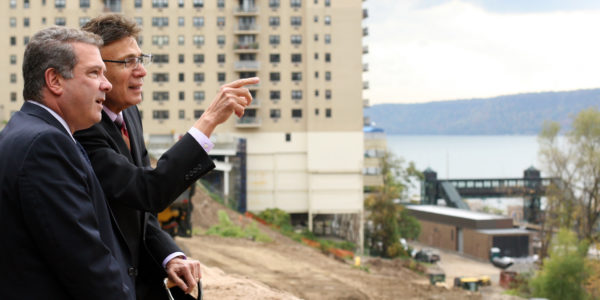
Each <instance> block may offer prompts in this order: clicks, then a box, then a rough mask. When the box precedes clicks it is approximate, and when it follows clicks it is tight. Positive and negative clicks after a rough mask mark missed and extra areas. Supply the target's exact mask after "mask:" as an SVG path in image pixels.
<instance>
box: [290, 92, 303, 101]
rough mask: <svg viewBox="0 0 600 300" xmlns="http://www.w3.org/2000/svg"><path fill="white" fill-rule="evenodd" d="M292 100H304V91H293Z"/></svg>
mask: <svg viewBox="0 0 600 300" xmlns="http://www.w3.org/2000/svg"><path fill="white" fill-rule="evenodd" d="M292 100H302V90H292Z"/></svg>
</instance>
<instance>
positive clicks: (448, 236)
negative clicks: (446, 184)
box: [407, 205, 531, 259]
mask: <svg viewBox="0 0 600 300" xmlns="http://www.w3.org/2000/svg"><path fill="white" fill-rule="evenodd" d="M407 209H408V211H409V213H410V214H411V215H412V216H415V217H416V218H417V219H418V220H419V222H420V223H421V234H420V236H419V242H421V243H423V244H426V245H429V246H432V247H436V248H442V249H446V250H453V251H457V252H459V253H463V254H466V255H469V256H472V257H476V258H481V259H488V258H489V250H490V248H492V247H498V248H500V251H501V255H502V256H511V257H523V256H528V255H530V253H531V246H530V240H531V232H529V231H527V230H525V229H519V228H514V227H513V221H512V219H511V218H510V217H506V216H498V215H492V214H486V213H480V212H474V211H469V210H463V209H457V208H451V207H445V206H435V205H414V206H408V207H407Z"/></svg>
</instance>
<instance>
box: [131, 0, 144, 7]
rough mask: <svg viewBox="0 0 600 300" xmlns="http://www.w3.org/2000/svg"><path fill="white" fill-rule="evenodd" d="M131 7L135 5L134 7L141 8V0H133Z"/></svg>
mask: <svg viewBox="0 0 600 300" xmlns="http://www.w3.org/2000/svg"><path fill="white" fill-rule="evenodd" d="M133 7H135V8H142V0H135V1H134V2H133Z"/></svg>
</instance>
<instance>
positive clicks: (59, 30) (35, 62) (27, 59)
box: [23, 26, 103, 103]
mask: <svg viewBox="0 0 600 300" xmlns="http://www.w3.org/2000/svg"><path fill="white" fill-rule="evenodd" d="M72 43H85V44H91V45H95V46H97V47H100V46H102V44H103V42H102V39H101V38H100V37H99V36H97V35H95V34H93V33H90V32H85V31H82V30H79V29H74V28H67V27H58V26H53V27H49V28H46V29H43V30H40V31H39V32H37V33H36V34H35V35H34V36H33V38H32V39H31V40H30V41H29V43H28V44H27V48H25V54H24V57H23V80H24V86H23V98H24V99H25V100H34V101H37V102H40V103H43V101H44V99H42V88H43V87H44V86H45V85H46V79H45V73H46V70H47V69H55V70H56V71H57V72H58V73H59V74H60V75H61V76H62V77H64V78H66V79H69V78H72V77H73V68H74V67H75V65H76V64H77V55H75V51H74V49H73V45H72Z"/></svg>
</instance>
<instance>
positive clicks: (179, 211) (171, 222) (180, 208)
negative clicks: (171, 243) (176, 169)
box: [158, 184, 196, 237]
mask: <svg viewBox="0 0 600 300" xmlns="http://www.w3.org/2000/svg"><path fill="white" fill-rule="evenodd" d="M195 188H196V184H192V185H191V186H190V187H189V188H187V189H186V190H185V191H184V192H183V193H181V195H179V197H177V199H175V201H173V203H172V204H171V205H169V207H167V208H166V209H165V210H163V211H161V212H160V213H159V214H158V222H159V223H160V226H161V227H162V229H163V230H164V231H166V232H167V233H169V234H170V235H171V236H172V237H175V236H182V237H191V236H192V211H193V209H194V205H193V204H192V196H194V193H195Z"/></svg>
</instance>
